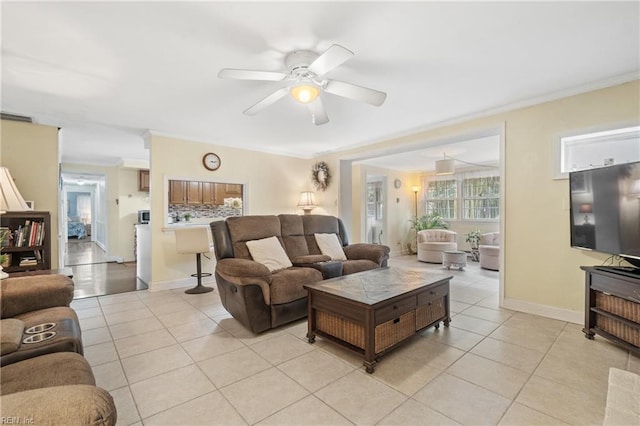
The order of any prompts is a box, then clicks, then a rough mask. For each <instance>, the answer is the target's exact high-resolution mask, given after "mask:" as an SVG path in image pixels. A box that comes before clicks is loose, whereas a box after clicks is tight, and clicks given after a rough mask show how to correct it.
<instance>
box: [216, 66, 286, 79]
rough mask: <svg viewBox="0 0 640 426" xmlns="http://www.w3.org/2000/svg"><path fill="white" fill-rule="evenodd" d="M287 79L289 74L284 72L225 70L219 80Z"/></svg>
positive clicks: (220, 73) (219, 75)
mask: <svg viewBox="0 0 640 426" xmlns="http://www.w3.org/2000/svg"><path fill="white" fill-rule="evenodd" d="M287 77H288V74H285V73H283V72H273V71H255V70H237V69H233V68H223V69H221V70H220V72H219V73H218V78H232V79H235V80H265V81H282V80H284V79H285V78H287Z"/></svg>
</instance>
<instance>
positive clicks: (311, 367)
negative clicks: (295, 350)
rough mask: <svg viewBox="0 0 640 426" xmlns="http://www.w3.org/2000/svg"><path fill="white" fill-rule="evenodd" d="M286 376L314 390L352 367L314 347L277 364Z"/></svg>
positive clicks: (347, 371)
mask: <svg viewBox="0 0 640 426" xmlns="http://www.w3.org/2000/svg"><path fill="white" fill-rule="evenodd" d="M278 368H279V369H280V370H282V371H283V372H284V373H285V374H286V375H287V376H289V377H291V378H292V379H294V380H295V381H296V382H298V383H299V384H301V385H302V386H304V387H305V388H306V389H307V390H309V391H311V392H315V391H316V390H318V389H320V388H323V387H325V386H326V385H328V384H329V383H331V382H334V381H335V380H337V379H339V378H340V377H342V376H344V375H346V374H348V373H350V372H352V371H353V369H354V367H353V366H352V365H350V364H348V363H346V362H344V361H342V360H340V359H339V358H337V357H335V356H333V355H330V354H328V353H327V352H325V351H323V350H321V349H315V350H313V351H311V352H308V353H305V354H304V355H301V356H299V357H297V358H294V359H292V360H290V361H287V362H284V363H282V364H280V365H279V366H278Z"/></svg>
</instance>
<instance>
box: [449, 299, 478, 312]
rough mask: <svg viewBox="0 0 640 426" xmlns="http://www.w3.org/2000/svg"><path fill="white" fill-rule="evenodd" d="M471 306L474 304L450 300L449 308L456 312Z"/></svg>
mask: <svg viewBox="0 0 640 426" xmlns="http://www.w3.org/2000/svg"><path fill="white" fill-rule="evenodd" d="M471 306H473V305H470V304H468V303H462V302H456V301H455V300H451V301H449V310H450V311H451V312H453V313H456V314H459V313H460V312H464V311H465V309H469V308H470V307H471Z"/></svg>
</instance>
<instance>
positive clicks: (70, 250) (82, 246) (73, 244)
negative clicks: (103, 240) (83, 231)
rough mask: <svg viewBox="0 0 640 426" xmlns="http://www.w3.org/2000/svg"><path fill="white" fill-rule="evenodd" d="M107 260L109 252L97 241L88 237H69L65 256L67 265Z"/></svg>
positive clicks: (104, 261)
mask: <svg viewBox="0 0 640 426" xmlns="http://www.w3.org/2000/svg"><path fill="white" fill-rule="evenodd" d="M106 262H107V253H105V251H104V250H102V249H101V248H100V247H99V246H98V245H97V244H96V243H95V242H93V241H90V240H89V239H86V238H83V239H80V240H76V239H69V241H68V242H67V255H66V256H65V257H64V264H65V266H76V265H87V264H92V263H106Z"/></svg>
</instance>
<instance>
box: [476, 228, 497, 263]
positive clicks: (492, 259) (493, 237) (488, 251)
mask: <svg viewBox="0 0 640 426" xmlns="http://www.w3.org/2000/svg"><path fill="white" fill-rule="evenodd" d="M478 251H479V252H480V266H481V267H482V268H485V269H491V270H493V271H499V270H500V233H499V232H490V233H488V234H482V235H480V245H479V246H478Z"/></svg>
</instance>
